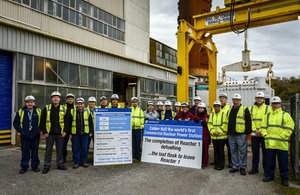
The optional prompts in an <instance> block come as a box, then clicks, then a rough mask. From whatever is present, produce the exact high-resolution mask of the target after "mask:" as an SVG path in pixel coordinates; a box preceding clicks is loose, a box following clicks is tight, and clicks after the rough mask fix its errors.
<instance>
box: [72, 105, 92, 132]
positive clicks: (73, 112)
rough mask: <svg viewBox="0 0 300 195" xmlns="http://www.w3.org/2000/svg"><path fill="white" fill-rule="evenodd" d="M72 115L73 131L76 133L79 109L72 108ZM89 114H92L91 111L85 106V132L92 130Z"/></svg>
mask: <svg viewBox="0 0 300 195" xmlns="http://www.w3.org/2000/svg"><path fill="white" fill-rule="evenodd" d="M71 115H72V117H73V121H72V130H71V133H72V134H76V130H77V129H76V116H77V109H72V110H71ZM89 116H90V113H89V111H88V109H86V108H84V110H83V121H84V133H89V132H90V128H89Z"/></svg>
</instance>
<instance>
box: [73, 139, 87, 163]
mask: <svg viewBox="0 0 300 195" xmlns="http://www.w3.org/2000/svg"><path fill="white" fill-rule="evenodd" d="M88 141H89V136H88V135H72V151H73V160H74V164H83V163H86V161H87V157H88Z"/></svg>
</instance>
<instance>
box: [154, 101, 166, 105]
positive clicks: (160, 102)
mask: <svg viewBox="0 0 300 195" xmlns="http://www.w3.org/2000/svg"><path fill="white" fill-rule="evenodd" d="M156 105H157V106H163V105H164V103H163V102H162V101H159V102H157V104H156Z"/></svg>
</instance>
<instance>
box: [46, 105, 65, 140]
mask: <svg viewBox="0 0 300 195" xmlns="http://www.w3.org/2000/svg"><path fill="white" fill-rule="evenodd" d="M51 107H52V104H49V105H47V106H46V111H47V117H46V130H47V133H49V132H50V129H51V121H50V113H51ZM65 114H66V109H65V107H64V106H63V105H59V124H60V128H61V134H63V132H64V127H65V123H64V116H65Z"/></svg>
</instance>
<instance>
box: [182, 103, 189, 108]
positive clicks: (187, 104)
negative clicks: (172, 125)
mask: <svg viewBox="0 0 300 195" xmlns="http://www.w3.org/2000/svg"><path fill="white" fill-rule="evenodd" d="M181 107H189V103H187V102H183V103H182V104H181Z"/></svg>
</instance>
